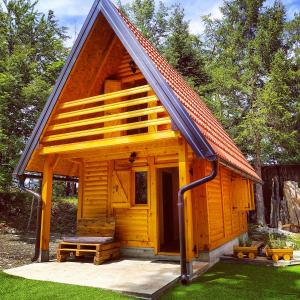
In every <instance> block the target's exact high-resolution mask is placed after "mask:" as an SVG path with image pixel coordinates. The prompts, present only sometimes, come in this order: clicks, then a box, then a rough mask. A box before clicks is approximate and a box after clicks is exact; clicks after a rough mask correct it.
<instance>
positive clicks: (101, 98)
mask: <svg viewBox="0 0 300 300" xmlns="http://www.w3.org/2000/svg"><path fill="white" fill-rule="evenodd" d="M151 90H152V88H151V86H150V85H143V86H139V87H135V88H132V89H127V90H121V91H117V92H113V93H108V94H103V95H99V96H94V97H89V98H84V99H79V100H73V101H68V102H64V103H62V104H61V105H60V106H59V109H65V108H73V107H76V106H81V105H86V104H93V103H98V102H103V101H106V100H110V99H114V98H121V97H127V96H131V95H135V94H140V93H145V92H149V91H151Z"/></svg>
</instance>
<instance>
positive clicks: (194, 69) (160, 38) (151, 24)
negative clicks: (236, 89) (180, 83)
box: [119, 0, 209, 93]
mask: <svg viewBox="0 0 300 300" xmlns="http://www.w3.org/2000/svg"><path fill="white" fill-rule="evenodd" d="M119 7H120V8H121V10H122V12H123V13H125V14H126V15H127V17H128V18H129V19H130V20H131V21H132V22H133V23H134V24H135V26H136V27H137V28H139V30H140V31H141V33H142V34H143V36H144V37H145V38H147V39H149V40H150V42H152V44H153V45H154V46H155V47H156V48H157V50H158V51H159V52H160V53H161V54H162V55H163V56H164V57H165V58H166V59H167V61H168V62H169V63H170V64H171V65H172V66H173V67H174V68H175V69H176V70H177V71H178V72H179V73H180V74H181V75H182V76H183V77H184V78H185V79H186V80H187V81H188V82H189V83H190V85H191V86H193V87H194V88H195V89H196V90H197V91H198V92H199V93H201V85H202V84H207V83H208V82H209V78H208V75H207V73H206V72H205V66H204V64H205V62H204V59H203V54H202V51H201V50H202V43H201V40H200V38H199V36H197V35H194V34H191V33H190V31H189V22H188V21H186V20H185V13H184V9H183V8H182V7H181V6H180V5H179V4H176V5H173V6H165V5H164V4H163V2H159V3H158V6H157V7H156V5H155V1H154V0H134V1H132V2H131V3H130V4H126V5H122V3H121V1H119Z"/></svg>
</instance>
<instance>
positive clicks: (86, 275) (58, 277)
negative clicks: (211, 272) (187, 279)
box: [5, 259, 180, 298]
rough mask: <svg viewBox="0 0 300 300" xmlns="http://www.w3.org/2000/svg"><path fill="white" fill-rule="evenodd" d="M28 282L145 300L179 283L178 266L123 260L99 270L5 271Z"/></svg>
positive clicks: (36, 267)
mask: <svg viewBox="0 0 300 300" xmlns="http://www.w3.org/2000/svg"><path fill="white" fill-rule="evenodd" d="M5 272H6V273H7V274H11V275H14V276H20V277H24V278H28V279H35V280H44V281H53V282H60V283H66V284H76V285H81V286H89V287H96V288H103V289H109V290H114V291H118V292H122V293H126V294H131V295H136V296H139V297H144V298H155V297H156V296H158V294H159V293H160V292H162V291H163V290H164V289H166V288H169V287H170V285H172V284H174V283H176V282H177V280H178V278H179V275H180V265H179V264H178V263H170V262H161V261H159V262H157V261H151V260H139V259H121V260H120V261H113V262H109V263H105V264H102V265H99V266H96V265H94V264H92V263H89V262H88V263H87V262H72V261H70V262H64V263H58V262H55V261H53V262H47V263H33V264H29V265H25V266H21V267H17V268H13V269H8V270H5Z"/></svg>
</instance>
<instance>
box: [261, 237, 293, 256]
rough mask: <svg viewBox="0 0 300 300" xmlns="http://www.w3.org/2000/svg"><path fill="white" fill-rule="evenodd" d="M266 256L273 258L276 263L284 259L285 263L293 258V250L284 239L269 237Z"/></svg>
mask: <svg viewBox="0 0 300 300" xmlns="http://www.w3.org/2000/svg"><path fill="white" fill-rule="evenodd" d="M266 256H267V257H270V258H272V260H273V261H274V262H277V261H278V260H279V259H281V258H283V259H284V260H285V261H289V260H291V258H292V257H293V249H292V248H290V247H288V246H287V244H286V241H285V239H284V237H280V236H277V237H276V236H274V235H272V234H270V235H269V239H268V246H267V248H266Z"/></svg>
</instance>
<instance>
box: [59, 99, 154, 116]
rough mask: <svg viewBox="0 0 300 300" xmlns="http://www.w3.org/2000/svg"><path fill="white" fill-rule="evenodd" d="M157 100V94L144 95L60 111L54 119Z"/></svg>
mask: <svg viewBox="0 0 300 300" xmlns="http://www.w3.org/2000/svg"><path fill="white" fill-rule="evenodd" d="M157 100H158V98H157V97H156V96H149V97H143V98H138V99H133V100H127V101H120V102H117V103H111V104H105V105H102V106H96V107H91V108H84V109H79V110H75V111H70V112H66V113H59V114H57V115H56V116H55V118H54V120H62V119H67V118H73V117H79V116H80V117H82V116H84V115H90V114H94V113H99V112H105V111H108V110H115V109H119V108H126V107H130V106H135V105H140V104H147V103H149V102H153V101H157Z"/></svg>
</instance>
